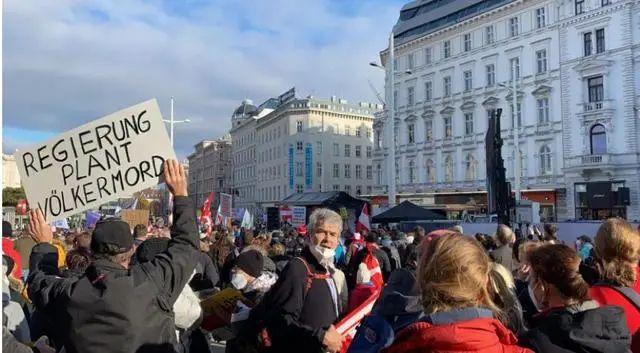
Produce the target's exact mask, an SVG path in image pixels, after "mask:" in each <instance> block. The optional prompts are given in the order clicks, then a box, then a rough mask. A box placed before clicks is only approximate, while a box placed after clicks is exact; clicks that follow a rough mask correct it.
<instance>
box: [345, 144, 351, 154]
mask: <svg viewBox="0 0 640 353" xmlns="http://www.w3.org/2000/svg"><path fill="white" fill-rule="evenodd" d="M344 156H345V157H351V145H348V144H345V145H344Z"/></svg>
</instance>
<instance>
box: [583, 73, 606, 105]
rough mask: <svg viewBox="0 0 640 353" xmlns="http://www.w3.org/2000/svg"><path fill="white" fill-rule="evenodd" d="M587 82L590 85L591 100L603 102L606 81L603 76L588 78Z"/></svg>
mask: <svg viewBox="0 0 640 353" xmlns="http://www.w3.org/2000/svg"><path fill="white" fill-rule="evenodd" d="M587 84H588V86H589V102H591V103H592V102H602V101H603V100H604V82H603V80H602V76H596V77H592V78H590V79H588V80H587Z"/></svg>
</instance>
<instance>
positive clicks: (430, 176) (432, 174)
mask: <svg viewBox="0 0 640 353" xmlns="http://www.w3.org/2000/svg"><path fill="white" fill-rule="evenodd" d="M425 170H426V172H427V182H429V183H435V182H436V170H435V167H434V166H433V161H432V160H431V159H427V163H426V165H425Z"/></svg>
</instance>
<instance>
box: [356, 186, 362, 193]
mask: <svg viewBox="0 0 640 353" xmlns="http://www.w3.org/2000/svg"><path fill="white" fill-rule="evenodd" d="M360 194H362V185H358V186H356V195H360Z"/></svg>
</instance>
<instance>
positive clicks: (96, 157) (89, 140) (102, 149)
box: [15, 99, 176, 222]
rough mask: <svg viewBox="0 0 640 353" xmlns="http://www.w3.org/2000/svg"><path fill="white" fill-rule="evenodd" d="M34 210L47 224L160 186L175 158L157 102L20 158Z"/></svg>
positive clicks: (41, 145) (62, 137)
mask: <svg viewBox="0 0 640 353" xmlns="http://www.w3.org/2000/svg"><path fill="white" fill-rule="evenodd" d="M15 157H16V163H17V164H18V170H19V172H20V177H21V178H22V184H23V185H24V189H25V192H26V194H27V200H28V201H29V205H30V207H31V208H36V207H39V208H40V209H41V210H42V212H43V213H44V215H45V217H46V219H47V221H49V222H51V221H55V220H58V219H62V218H65V217H68V216H70V215H73V214H75V213H78V212H82V211H85V210H88V209H95V208H97V207H98V206H99V205H101V204H104V203H106V202H109V201H113V200H117V199H118V198H120V197H128V196H130V195H131V194H132V193H134V192H136V191H140V190H143V189H145V188H148V187H151V186H154V185H157V184H158V177H159V176H160V175H161V174H162V164H163V163H164V161H165V160H166V159H169V158H172V159H175V158H176V156H175V152H174V151H173V148H172V147H171V142H170V141H169V136H168V134H167V130H166V128H165V126H164V123H163V121H162V115H161V114H160V108H159V107H158V103H157V102H156V100H155V99H151V100H148V101H146V102H143V103H140V104H137V105H134V106H132V107H129V108H126V109H123V110H120V111H118V112H115V113H113V114H109V115H107V116H105V117H102V118H99V119H97V120H94V121H92V122H90V123H88V124H85V125H83V126H80V127H78V128H75V129H73V130H70V131H67V132H65V133H64V134H61V135H58V136H57V137H55V138H52V139H50V140H49V141H46V142H44V143H39V144H36V145H33V146H30V147H29V148H26V149H24V150H22V151H19V152H17V153H16V156H15Z"/></svg>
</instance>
